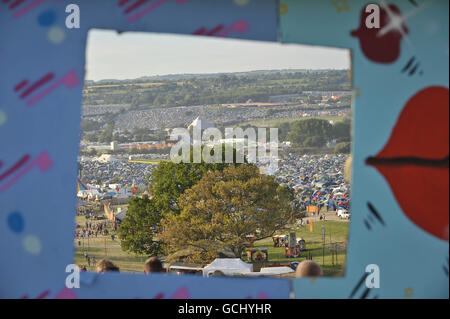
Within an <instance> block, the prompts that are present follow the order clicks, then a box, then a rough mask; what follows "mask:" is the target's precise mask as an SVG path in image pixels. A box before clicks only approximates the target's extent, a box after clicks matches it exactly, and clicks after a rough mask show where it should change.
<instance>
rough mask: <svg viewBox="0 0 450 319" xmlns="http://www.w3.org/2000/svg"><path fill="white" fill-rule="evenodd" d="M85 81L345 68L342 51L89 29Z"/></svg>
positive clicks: (347, 61) (347, 64) (346, 61)
mask: <svg viewBox="0 0 450 319" xmlns="http://www.w3.org/2000/svg"><path fill="white" fill-rule="evenodd" d="M86 63H87V74H86V79H87V80H94V81H98V80H102V79H120V80H124V79H135V78H139V77H141V76H152V75H165V74H183V73H226V72H243V71H253V70H274V69H348V68H350V55H349V51H348V50H345V49H337V48H328V47H317V46H307V45H298V44H280V43H273V42H261V41H249V40H235V39H223V38H222V39H218V38H213V37H202V36H191V35H174V34H161V33H142V32H125V33H122V34H118V33H117V32H116V31H109V30H108V31H106V30H92V31H90V32H89V37H88V45H87V49H86Z"/></svg>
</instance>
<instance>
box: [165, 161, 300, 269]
mask: <svg viewBox="0 0 450 319" xmlns="http://www.w3.org/2000/svg"><path fill="white" fill-rule="evenodd" d="M292 200H293V194H292V191H291V190H290V189H289V188H288V187H283V186H280V185H279V184H278V183H277V182H275V180H274V178H273V177H272V176H268V175H264V174H260V173H259V169H258V168H257V167H256V166H254V165H249V164H245V165H239V166H235V165H231V166H229V167H227V168H225V169H224V170H222V171H211V172H208V173H206V174H205V175H204V176H203V178H202V179H201V180H200V181H199V182H198V183H197V184H196V185H195V186H193V187H192V188H191V189H188V190H186V191H185V192H184V193H183V194H182V195H181V197H180V199H179V208H180V210H181V213H180V214H168V215H167V216H166V217H165V218H164V219H163V220H162V221H161V223H162V225H163V229H164V231H163V233H162V234H161V238H162V239H163V240H164V242H165V243H166V245H167V246H166V247H167V251H166V253H168V254H169V259H170V258H175V257H176V255H177V254H176V252H178V251H180V250H183V249H189V250H190V251H191V254H190V256H189V257H188V260H189V261H191V262H209V261H212V260H213V259H214V258H215V257H217V256H219V253H220V251H224V250H231V251H232V252H233V253H234V255H235V256H236V257H241V255H242V252H243V251H244V249H245V248H246V247H248V246H249V242H248V241H247V240H246V236H247V235H249V234H255V236H256V238H255V239H256V240H259V239H262V238H267V237H269V236H272V235H273V234H274V233H275V231H276V230H278V229H281V228H283V227H284V226H285V225H287V224H288V223H290V222H292V221H293V220H294V218H295V217H297V213H298V214H299V213H300V211H299V210H297V209H296V208H295V206H294V205H292Z"/></svg>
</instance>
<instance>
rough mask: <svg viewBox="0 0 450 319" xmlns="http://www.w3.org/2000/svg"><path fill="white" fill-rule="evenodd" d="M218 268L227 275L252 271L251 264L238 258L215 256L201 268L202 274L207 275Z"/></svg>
mask: <svg viewBox="0 0 450 319" xmlns="http://www.w3.org/2000/svg"><path fill="white" fill-rule="evenodd" d="M216 270H220V271H222V272H223V273H224V274H225V275H227V276H232V275H237V274H242V273H248V272H252V271H253V265H252V264H247V263H245V262H243V261H242V260H241V259H240V258H216V259H215V260H214V261H213V262H212V263H210V264H209V265H207V266H206V267H205V268H203V276H204V277H209V275H210V274H212V273H213V272H214V271H216Z"/></svg>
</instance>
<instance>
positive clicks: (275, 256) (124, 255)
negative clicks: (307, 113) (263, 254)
mask: <svg viewBox="0 0 450 319" xmlns="http://www.w3.org/2000/svg"><path fill="white" fill-rule="evenodd" d="M328 214H332V213H328ZM76 221H77V223H78V224H81V225H83V224H84V223H85V218H84V217H83V216H77V219H76ZM322 225H324V227H325V247H326V248H325V250H324V257H323V256H322V247H323V245H322V230H321V227H322ZM348 225H349V223H348V222H346V221H331V220H327V221H317V222H313V232H310V228H309V225H305V226H302V227H298V228H294V229H291V230H290V231H295V232H296V236H297V238H298V237H302V238H303V239H305V241H306V249H307V251H306V252H302V255H301V256H300V257H298V258H286V257H285V256H284V247H273V241H272V238H266V239H262V240H260V241H257V242H255V243H254V247H255V248H268V252H269V263H281V264H288V263H289V262H291V261H302V260H305V259H306V258H307V254H308V251H309V252H311V255H312V259H313V260H314V261H316V262H317V263H318V264H319V265H320V266H321V267H322V269H323V271H324V276H343V274H344V273H343V271H344V266H345V261H346V250H345V249H342V250H338V254H337V261H336V257H335V259H334V265H333V264H332V256H331V252H330V250H329V249H328V247H329V244H330V242H343V243H346V242H347V237H348ZM288 233H289V231H284V232H279V233H278V234H280V235H284V234H288ZM74 244H75V263H76V264H77V265H79V266H81V265H83V266H86V267H87V269H88V270H89V271H95V267H94V266H93V265H92V264H91V266H90V267H88V266H87V262H86V260H85V258H84V256H83V252H84V250H87V251H88V254H89V256H90V257H91V258H92V257H93V256H95V258H96V260H97V263H98V262H99V261H100V260H101V259H103V258H105V257H107V258H108V259H109V260H111V261H112V262H114V263H115V264H116V265H118V266H119V268H120V270H121V272H134V273H141V272H142V271H143V265H144V262H145V260H146V256H136V255H134V254H131V253H128V252H124V251H122V249H121V248H120V241H119V240H118V239H117V238H116V239H115V240H114V241H112V240H111V236H103V237H101V236H99V237H98V238H90V239H89V242H88V240H87V239H85V240H84V242H83V240H81V246H78V240H75V241H74ZM83 245H84V246H83ZM83 247H84V248H83ZM105 247H106V249H105ZM242 259H243V260H244V261H247V256H243V257H242Z"/></svg>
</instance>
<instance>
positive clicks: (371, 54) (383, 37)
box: [350, 4, 408, 63]
mask: <svg viewBox="0 0 450 319" xmlns="http://www.w3.org/2000/svg"><path fill="white" fill-rule="evenodd" d="M387 10H389V12H390V15H391V16H392V17H401V12H400V9H398V7H397V6H395V5H393V4H391V5H389V6H388V7H387V8H380V28H372V29H369V28H367V27H366V18H367V16H368V15H369V14H370V13H366V12H365V10H364V9H363V10H362V12H361V20H360V21H361V22H360V25H359V28H358V29H357V30H354V31H352V32H351V33H350V34H351V35H352V36H353V37H356V38H358V39H359V44H360V47H361V51H362V53H363V54H364V56H365V57H366V58H367V59H369V60H371V61H373V62H378V63H392V62H394V61H395V60H397V59H398V57H399V56H400V42H401V40H402V37H403V34H407V33H408V29H407V28H406V26H405V25H404V24H403V23H401V26H400V28H401V31H402V32H400V30H396V29H394V30H391V31H389V32H386V34H381V30H383V28H384V27H385V26H386V25H388V24H389V23H390V22H391V21H390V19H391V18H390V15H389V14H388V12H387Z"/></svg>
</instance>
